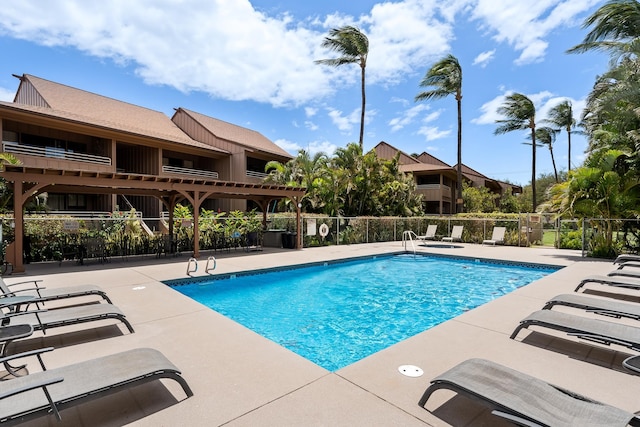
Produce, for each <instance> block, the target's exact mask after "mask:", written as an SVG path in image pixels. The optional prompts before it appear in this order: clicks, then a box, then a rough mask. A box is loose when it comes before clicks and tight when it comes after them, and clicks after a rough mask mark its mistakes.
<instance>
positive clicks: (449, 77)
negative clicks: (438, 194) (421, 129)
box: [415, 54, 463, 213]
mask: <svg viewBox="0 0 640 427" xmlns="http://www.w3.org/2000/svg"><path fill="white" fill-rule="evenodd" d="M420 87H434V89H431V90H427V91H425V92H420V93H419V94H418V95H416V98H415V100H416V101H423V100H430V99H440V98H444V97H447V96H449V95H454V97H455V99H456V103H457V104H458V165H457V172H458V176H457V183H456V193H457V194H456V212H458V213H460V212H462V210H463V203H462V67H460V63H459V62H458V59H457V58H456V57H455V56H453V55H451V54H449V55H447V56H446V57H445V58H443V59H441V60H440V61H438V62H436V63H435V64H434V65H433V66H432V67H431V68H430V69H429V71H427V74H426V75H425V76H424V78H423V79H422V80H421V81H420Z"/></svg>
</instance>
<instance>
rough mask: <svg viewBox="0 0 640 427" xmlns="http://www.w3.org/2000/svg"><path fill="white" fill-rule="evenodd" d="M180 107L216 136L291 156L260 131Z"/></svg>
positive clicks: (265, 150) (259, 149) (253, 147)
mask: <svg viewBox="0 0 640 427" xmlns="http://www.w3.org/2000/svg"><path fill="white" fill-rule="evenodd" d="M180 109H181V110H182V111H184V112H185V113H187V114H188V115H189V116H191V117H192V118H193V119H194V120H195V121H197V122H198V123H200V125H201V126H202V127H204V128H205V129H206V130H207V131H209V132H211V133H212V134H213V135H215V136H216V137H217V138H220V139H225V140H227V141H231V142H234V143H236V144H240V145H244V146H246V147H247V148H250V149H254V150H258V151H263V152H265V153H270V154H276V155H278V156H283V157H286V158H289V159H290V158H291V157H292V156H291V155H290V154H289V153H287V152H286V151H285V150H283V149H282V148H280V147H278V146H277V145H276V144H274V143H273V142H272V141H271V140H269V139H268V138H267V137H265V136H264V135H262V134H261V133H260V132H256V131H254V130H251V129H247V128H244V127H242V126H237V125H234V124H231V123H228V122H225V121H222V120H218V119H214V118H213V117H209V116H206V115H204V114H201V113H197V112H195V111H191V110H187V109H185V108H180Z"/></svg>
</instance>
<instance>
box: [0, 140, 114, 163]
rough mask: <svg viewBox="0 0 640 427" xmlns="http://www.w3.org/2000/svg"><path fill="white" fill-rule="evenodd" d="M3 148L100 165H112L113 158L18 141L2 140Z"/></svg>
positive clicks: (38, 155)
mask: <svg viewBox="0 0 640 427" xmlns="http://www.w3.org/2000/svg"><path fill="white" fill-rule="evenodd" d="M2 150H3V151H4V152H5V153H11V154H25V155H27V156H37V157H52V158H56V159H62V160H71V161H74V162H85V163H94V164H99V165H107V166H110V165H111V159H110V158H109V157H104V156H96V155H94V154H86V153H74V152H73V151H67V150H65V149H63V148H56V147H36V146H34V145H25V144H19V143H17V142H11V141H2Z"/></svg>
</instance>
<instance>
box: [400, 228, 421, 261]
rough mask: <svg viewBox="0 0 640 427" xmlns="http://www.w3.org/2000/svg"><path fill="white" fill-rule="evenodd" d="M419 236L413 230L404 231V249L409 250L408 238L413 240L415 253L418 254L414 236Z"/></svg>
mask: <svg viewBox="0 0 640 427" xmlns="http://www.w3.org/2000/svg"><path fill="white" fill-rule="evenodd" d="M414 236H415V238H416V239H417V238H418V235H417V234H416V233H414V232H413V231H411V230H405V231H403V232H402V245H403V246H404V250H405V251H406V250H407V240H408V241H410V242H411V247H412V248H413V254H414V255H415V254H416V245H414V244H413V237H414Z"/></svg>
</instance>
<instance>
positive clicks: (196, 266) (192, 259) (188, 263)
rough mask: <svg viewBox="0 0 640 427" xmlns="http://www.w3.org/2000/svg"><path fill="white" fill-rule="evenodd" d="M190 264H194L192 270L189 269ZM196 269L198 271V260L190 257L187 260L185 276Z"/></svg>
mask: <svg viewBox="0 0 640 427" xmlns="http://www.w3.org/2000/svg"><path fill="white" fill-rule="evenodd" d="M191 264H193V265H194V268H193V270H191ZM196 271H198V260H197V259H195V258H193V257H191V258H189V261H187V276H191V273H195V272H196Z"/></svg>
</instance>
